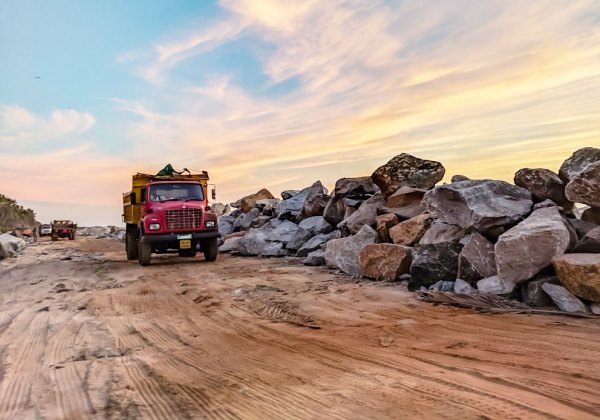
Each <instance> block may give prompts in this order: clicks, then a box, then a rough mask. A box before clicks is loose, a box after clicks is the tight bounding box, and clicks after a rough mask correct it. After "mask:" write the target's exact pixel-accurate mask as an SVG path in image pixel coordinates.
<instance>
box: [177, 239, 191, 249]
mask: <svg viewBox="0 0 600 420" xmlns="http://www.w3.org/2000/svg"><path fill="white" fill-rule="evenodd" d="M191 247H192V241H190V240H189V239H183V240H180V241H179V249H190V248H191Z"/></svg>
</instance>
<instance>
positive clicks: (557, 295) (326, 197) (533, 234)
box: [215, 147, 600, 313]
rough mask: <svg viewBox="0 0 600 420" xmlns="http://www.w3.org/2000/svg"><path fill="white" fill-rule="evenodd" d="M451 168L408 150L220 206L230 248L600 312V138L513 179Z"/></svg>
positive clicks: (412, 285)
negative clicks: (339, 174)
mask: <svg viewBox="0 0 600 420" xmlns="http://www.w3.org/2000/svg"><path fill="white" fill-rule="evenodd" d="M444 175H445V168H444V166H443V165H442V164H441V163H440V162H435V161H430V160H423V159H419V158H417V157H414V156H411V155H408V154H404V153H403V154H400V155H398V156H396V157H394V158H393V159H391V160H390V161H389V162H388V163H387V164H385V165H383V166H381V167H380V168H377V169H376V170H375V171H374V172H373V174H372V175H371V176H365V177H360V178H341V179H339V180H338V181H337V182H336V184H335V188H334V190H333V192H331V193H329V192H328V191H327V189H326V188H325V187H324V186H323V185H322V184H321V182H319V181H317V182H315V183H314V184H313V185H311V186H310V187H307V188H305V189H303V190H300V191H291V190H290V191H284V192H283V193H282V194H281V199H277V198H275V197H274V196H273V195H272V194H271V193H270V192H269V191H268V190H266V189H262V190H260V191H258V192H257V193H256V194H252V195H249V196H247V197H244V198H242V199H240V200H238V201H237V202H236V203H232V204H231V207H230V206H223V205H217V206H215V210H216V211H218V212H219V213H222V215H221V216H220V217H219V229H220V231H221V233H222V234H223V235H224V242H223V244H222V245H221V247H220V251H221V252H235V253H239V254H241V255H248V256H261V257H281V256H296V257H301V258H303V261H304V264H306V265H325V264H326V265H327V266H329V267H331V268H335V269H339V270H341V271H342V272H344V273H346V274H349V275H351V276H355V277H368V278H371V279H374V280H382V281H391V282H395V281H407V282H408V287H409V289H411V290H439V291H445V292H454V293H458V294H473V293H488V294H494V295H504V296H508V297H511V298H513V299H519V300H522V301H524V302H525V303H527V304H528V305H529V306H532V307H545V306H549V305H553V304H554V305H556V306H558V307H559V308H560V309H561V310H564V311H569V312H590V311H591V312H595V313H600V149H596V148H591V147H588V148H584V149H581V150H578V151H576V152H575V153H573V155H572V156H571V157H569V158H568V159H566V160H565V161H564V163H563V164H562V166H561V167H560V169H559V171H558V173H555V172H553V171H551V170H549V169H543V168H533V169H532V168H524V169H521V170H519V171H518V172H517V173H516V174H515V177H514V184H510V183H508V182H505V181H500V180H492V179H479V180H472V179H469V178H467V177H465V176H460V175H457V176H454V177H452V180H451V183H448V184H443V185H437V186H436V184H438V183H439V182H440V181H441V180H442V178H443V177H444ZM232 207H233V208H234V209H235V210H234V211H231V208H232Z"/></svg>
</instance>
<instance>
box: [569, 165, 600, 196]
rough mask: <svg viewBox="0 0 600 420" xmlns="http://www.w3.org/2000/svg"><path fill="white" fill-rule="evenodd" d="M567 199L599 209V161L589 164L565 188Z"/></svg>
mask: <svg viewBox="0 0 600 420" xmlns="http://www.w3.org/2000/svg"><path fill="white" fill-rule="evenodd" d="M565 194H566V196H567V198H568V199H569V200H571V201H573V202H576V203H583V204H587V205H588V206H592V207H600V161H598V162H594V163H590V164H589V165H588V166H587V167H586V168H585V169H583V170H582V171H581V172H579V173H578V174H577V175H575V176H574V177H573V178H572V179H571V181H570V182H569V183H568V184H567V187H566V188H565Z"/></svg>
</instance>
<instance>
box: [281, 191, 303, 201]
mask: <svg viewBox="0 0 600 420" xmlns="http://www.w3.org/2000/svg"><path fill="white" fill-rule="evenodd" d="M299 192H300V190H285V191H282V192H281V198H282V199H283V200H287V199H289V198H292V197H293V196H295V195H296V194H298V193H299Z"/></svg>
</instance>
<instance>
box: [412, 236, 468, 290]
mask: <svg viewBox="0 0 600 420" xmlns="http://www.w3.org/2000/svg"><path fill="white" fill-rule="evenodd" d="M462 247H463V245H462V244H460V243H457V242H448V243H442V244H434V245H419V246H417V247H415V248H414V249H413V253H412V255H413V261H412V264H411V266H410V282H409V283H408V288H409V290H418V289H419V288H420V287H421V286H424V287H429V286H431V285H432V284H435V283H436V282H438V281H439V280H446V281H454V280H456V277H457V276H456V274H457V272H458V255H459V254H460V251H461V249H462Z"/></svg>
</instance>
